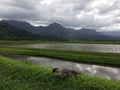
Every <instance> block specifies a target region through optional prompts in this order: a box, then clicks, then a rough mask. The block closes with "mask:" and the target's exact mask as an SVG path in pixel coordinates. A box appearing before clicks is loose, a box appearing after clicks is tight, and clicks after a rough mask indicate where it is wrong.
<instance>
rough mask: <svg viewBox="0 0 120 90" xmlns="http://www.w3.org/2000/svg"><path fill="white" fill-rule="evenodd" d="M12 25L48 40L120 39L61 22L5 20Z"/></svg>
mask: <svg viewBox="0 0 120 90" xmlns="http://www.w3.org/2000/svg"><path fill="white" fill-rule="evenodd" d="M0 22H5V23H7V24H9V25H11V26H12V27H14V28H16V29H19V31H21V32H23V31H26V33H30V34H33V36H34V35H35V36H38V39H47V40H71V39H73V40H120V38H118V37H112V36H109V35H104V34H102V33H99V32H97V31H96V30H94V29H87V28H82V29H79V30H75V29H73V28H66V27H64V26H62V25H61V24H59V23H56V22H54V23H51V24H49V25H48V26H38V27H35V26H32V25H31V24H30V23H28V22H25V21H16V20H3V21H0Z"/></svg>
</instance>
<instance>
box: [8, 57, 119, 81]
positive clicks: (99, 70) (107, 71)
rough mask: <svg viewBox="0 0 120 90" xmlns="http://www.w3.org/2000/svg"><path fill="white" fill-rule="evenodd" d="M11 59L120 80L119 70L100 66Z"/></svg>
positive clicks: (31, 59)
mask: <svg viewBox="0 0 120 90" xmlns="http://www.w3.org/2000/svg"><path fill="white" fill-rule="evenodd" d="M9 57H11V58H13V59H14V58H15V59H18V60H22V59H23V60H25V58H27V59H28V60H30V61H32V63H34V64H38V65H40V66H46V67H58V68H66V69H71V70H75V71H78V72H82V73H84V74H88V75H92V76H100V77H103V78H107V79H115V80H120V69H118V68H111V67H104V66H98V65H88V64H79V63H74V62H68V61H61V60H57V59H51V58H42V57H28V56H26V57H25V56H24V57H22V56H18V55H17V56H15V55H14V56H9Z"/></svg>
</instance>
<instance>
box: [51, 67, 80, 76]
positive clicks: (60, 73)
mask: <svg viewBox="0 0 120 90" xmlns="http://www.w3.org/2000/svg"><path fill="white" fill-rule="evenodd" d="M52 73H55V74H56V76H57V77H66V76H71V75H77V74H81V73H79V72H76V71H74V70H69V69H61V70H60V69H59V68H53V70H52Z"/></svg>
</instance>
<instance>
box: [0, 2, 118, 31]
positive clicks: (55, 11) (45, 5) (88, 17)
mask: <svg viewBox="0 0 120 90" xmlns="http://www.w3.org/2000/svg"><path fill="white" fill-rule="evenodd" d="M0 12H1V13H0V18H1V19H14V20H25V21H29V22H31V23H33V24H37V25H47V24H50V23H52V22H58V23H60V24H62V25H64V26H66V27H74V28H79V27H81V26H82V27H89V28H93V29H97V30H120V0H0Z"/></svg>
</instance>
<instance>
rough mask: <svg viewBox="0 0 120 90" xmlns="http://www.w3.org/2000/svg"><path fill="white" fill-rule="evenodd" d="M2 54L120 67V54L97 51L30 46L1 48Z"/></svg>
mask: <svg viewBox="0 0 120 90" xmlns="http://www.w3.org/2000/svg"><path fill="white" fill-rule="evenodd" d="M0 53H1V54H18V55H31V56H43V57H52V58H59V59H62V60H68V61H73V62H79V63H89V64H98V65H107V66H114V67H120V54H113V53H95V52H81V51H66V50H51V49H49V50H48V49H30V48H8V47H6V48H5V47H4V48H2V47H1V48H0Z"/></svg>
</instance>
